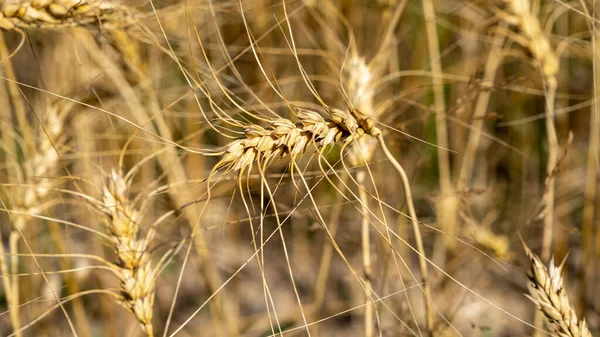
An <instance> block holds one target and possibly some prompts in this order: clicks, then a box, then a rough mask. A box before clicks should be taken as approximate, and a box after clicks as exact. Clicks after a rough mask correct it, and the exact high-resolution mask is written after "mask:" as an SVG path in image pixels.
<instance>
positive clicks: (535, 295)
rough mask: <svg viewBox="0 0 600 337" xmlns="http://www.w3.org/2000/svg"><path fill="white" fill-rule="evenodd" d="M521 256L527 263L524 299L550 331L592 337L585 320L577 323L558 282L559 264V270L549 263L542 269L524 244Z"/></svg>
mask: <svg viewBox="0 0 600 337" xmlns="http://www.w3.org/2000/svg"><path fill="white" fill-rule="evenodd" d="M523 247H524V249H525V253H526V254H527V257H528V258H529V261H530V262H531V267H530V268H529V271H528V272H527V277H528V278H529V281H530V283H529V286H528V288H529V294H530V295H526V296H527V297H528V298H529V299H531V300H532V301H533V303H535V304H536V305H537V308H538V310H539V311H540V312H541V313H542V314H543V315H544V317H546V320H547V322H548V325H549V327H550V331H551V332H552V333H554V334H556V335H558V336H561V337H592V334H591V333H590V330H589V329H588V325H587V323H586V321H585V318H583V319H581V320H579V319H578V318H577V314H576V313H575V309H573V306H572V305H571V303H570V302H569V297H568V296H567V290H566V288H565V284H564V280H563V278H562V268H563V265H564V263H565V261H563V262H562V263H561V264H560V265H559V266H556V265H555V264H554V259H552V260H550V263H549V264H548V267H546V266H545V265H544V264H543V263H542V260H540V258H539V257H538V256H537V255H535V254H534V253H533V252H532V251H531V250H530V249H529V247H527V245H526V244H525V243H523Z"/></svg>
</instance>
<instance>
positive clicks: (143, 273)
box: [102, 170, 157, 336]
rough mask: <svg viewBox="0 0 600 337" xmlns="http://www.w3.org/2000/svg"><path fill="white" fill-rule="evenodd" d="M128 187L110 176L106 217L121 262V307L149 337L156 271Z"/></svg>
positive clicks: (118, 176)
mask: <svg viewBox="0 0 600 337" xmlns="http://www.w3.org/2000/svg"><path fill="white" fill-rule="evenodd" d="M129 185H130V182H128V181H125V180H124V179H123V177H122V175H121V174H119V173H117V172H116V171H114V170H113V171H112V172H111V174H110V175H109V176H108V178H107V179H106V182H105V185H104V192H103V196H102V204H103V214H104V219H105V223H106V228H107V230H108V233H109V236H110V238H111V239H112V241H113V244H114V247H115V254H116V256H117V259H118V261H117V263H116V265H115V266H114V270H113V272H114V273H115V274H116V275H117V277H118V278H119V280H120V281H121V299H120V304H121V305H123V306H124V307H125V308H126V309H127V310H129V311H130V312H132V313H133V314H134V315H135V317H136V318H137V320H138V321H139V322H140V324H141V325H142V328H143V329H144V331H145V332H146V333H147V334H148V336H152V335H153V329H152V306H153V304H154V291H155V279H156V271H157V270H156V269H153V268H152V264H151V259H150V254H149V252H148V244H149V241H150V240H151V236H150V235H149V236H148V237H146V238H145V239H140V238H139V229H140V228H139V223H140V220H141V218H142V211H141V210H139V209H135V208H134V207H133V205H132V203H131V202H130V200H129V198H128V190H129Z"/></svg>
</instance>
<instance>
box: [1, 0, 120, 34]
mask: <svg viewBox="0 0 600 337" xmlns="http://www.w3.org/2000/svg"><path fill="white" fill-rule="evenodd" d="M129 17H131V13H130V11H129V10H128V9H127V8H126V7H124V6H120V5H117V4H115V3H113V2H111V1H105V0H100V1H93V0H92V1H89V0H33V1H19V0H9V1H7V2H5V3H4V5H3V6H2V12H1V13H0V29H4V30H14V29H16V28H36V27H38V28H58V27H68V26H80V25H87V24H93V23H97V22H99V21H100V22H102V23H103V24H104V25H120V24H124V23H126V21H127V19H128V18H129Z"/></svg>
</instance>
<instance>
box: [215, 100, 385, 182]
mask: <svg viewBox="0 0 600 337" xmlns="http://www.w3.org/2000/svg"><path fill="white" fill-rule="evenodd" d="M294 112H295V113H296V115H297V116H298V119H299V120H300V122H299V123H294V122H292V121H291V120H289V119H285V118H277V119H273V120H270V121H269V125H270V128H269V129H266V128H263V127H262V126H260V125H255V124H252V125H249V126H247V127H246V128H245V129H244V134H245V135H246V138H241V139H238V140H235V141H233V142H231V143H230V144H229V145H228V146H227V148H226V150H225V151H224V155H223V158H222V159H221V161H220V162H219V163H217V165H216V166H215V170H224V171H225V172H229V171H243V170H245V169H251V168H252V166H253V164H254V162H257V163H259V165H260V164H264V163H269V162H271V161H273V160H274V159H276V158H278V157H283V156H286V155H290V156H291V157H296V156H298V155H300V154H303V153H304V152H306V150H307V149H308V148H309V146H310V145H311V144H314V145H315V146H316V147H317V148H318V149H321V148H324V147H327V146H329V145H333V144H335V143H337V142H339V141H341V142H344V143H346V144H349V143H351V142H352V141H353V140H357V139H359V138H360V137H362V136H363V135H364V134H365V133H367V134H371V135H374V134H380V133H381V131H379V129H377V128H375V127H374V126H373V121H372V120H370V119H368V118H366V117H365V116H364V115H363V114H361V113H360V112H358V111H354V112H344V111H342V110H339V109H330V111H329V114H330V116H331V118H328V119H325V118H323V117H322V116H321V115H320V114H319V113H318V112H316V111H312V110H307V109H301V108H294Z"/></svg>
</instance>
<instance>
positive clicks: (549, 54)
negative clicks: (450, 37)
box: [505, 0, 560, 323]
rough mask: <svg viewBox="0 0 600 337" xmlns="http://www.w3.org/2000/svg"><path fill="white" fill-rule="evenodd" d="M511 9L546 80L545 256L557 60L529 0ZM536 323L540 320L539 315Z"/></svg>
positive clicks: (550, 232) (555, 149)
mask: <svg viewBox="0 0 600 337" xmlns="http://www.w3.org/2000/svg"><path fill="white" fill-rule="evenodd" d="M506 3H507V5H508V7H509V9H510V11H511V12H512V16H510V15H509V16H508V17H507V18H506V19H505V20H506V21H507V22H508V23H511V24H516V25H517V27H518V28H519V30H520V32H521V34H522V35H521V36H517V37H515V40H516V41H517V42H518V43H519V44H521V45H522V46H524V47H526V48H528V49H529V50H530V52H531V54H532V56H533V59H534V61H535V62H536V63H537V64H538V65H539V67H540V69H541V70H542V73H543V76H544V79H545V84H546V118H545V124H546V132H547V138H548V162H547V165H546V175H547V177H546V188H545V191H544V196H543V203H544V230H543V233H542V258H543V259H548V258H549V257H550V254H551V246H552V242H553V240H554V239H553V236H554V196H555V186H556V179H555V178H556V177H555V176H556V174H555V169H556V165H557V163H558V153H559V151H560V147H559V144H558V136H557V134H556V126H555V125H554V114H555V111H554V103H555V102H554V101H555V96H556V87H557V82H556V74H557V73H558V71H559V67H560V63H559V59H558V57H557V56H556V54H555V52H554V50H553V49H552V47H551V45H550V42H549V40H548V38H547V37H546V36H545V34H544V32H543V30H542V26H541V24H540V21H539V20H538V18H537V16H536V15H535V14H534V13H533V11H532V9H531V3H530V1H529V0H506ZM536 323H540V319H539V317H537V318H536Z"/></svg>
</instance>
